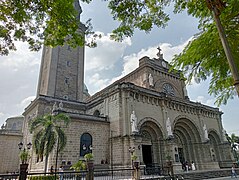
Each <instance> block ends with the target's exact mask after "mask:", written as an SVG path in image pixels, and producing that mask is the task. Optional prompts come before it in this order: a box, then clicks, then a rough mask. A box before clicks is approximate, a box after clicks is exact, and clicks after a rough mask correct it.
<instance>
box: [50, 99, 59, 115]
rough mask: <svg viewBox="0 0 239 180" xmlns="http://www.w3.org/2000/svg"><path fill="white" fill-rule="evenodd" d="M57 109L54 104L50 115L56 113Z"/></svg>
mask: <svg viewBox="0 0 239 180" xmlns="http://www.w3.org/2000/svg"><path fill="white" fill-rule="evenodd" d="M57 109H58V107H57V104H56V102H55V103H54V104H53V107H52V111H51V112H52V114H54V113H55V112H56V111H57Z"/></svg>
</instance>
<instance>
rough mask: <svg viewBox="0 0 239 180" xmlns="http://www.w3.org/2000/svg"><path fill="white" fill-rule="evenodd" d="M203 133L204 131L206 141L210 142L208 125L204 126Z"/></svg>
mask: <svg viewBox="0 0 239 180" xmlns="http://www.w3.org/2000/svg"><path fill="white" fill-rule="evenodd" d="M203 131H204V139H205V140H206V141H208V140H209V138H208V131H207V126H206V124H204V125H203Z"/></svg>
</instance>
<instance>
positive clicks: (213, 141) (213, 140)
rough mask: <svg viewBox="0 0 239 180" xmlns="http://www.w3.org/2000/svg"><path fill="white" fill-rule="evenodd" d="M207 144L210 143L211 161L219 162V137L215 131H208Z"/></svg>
mask: <svg viewBox="0 0 239 180" xmlns="http://www.w3.org/2000/svg"><path fill="white" fill-rule="evenodd" d="M208 138H209V144H210V156H211V161H213V162H219V161H220V159H221V158H220V153H219V151H218V149H219V146H220V137H219V136H218V134H217V133H216V132H215V131H210V132H209V134H208Z"/></svg>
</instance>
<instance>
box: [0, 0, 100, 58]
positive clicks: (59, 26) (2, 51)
mask: <svg viewBox="0 0 239 180" xmlns="http://www.w3.org/2000/svg"><path fill="white" fill-rule="evenodd" d="M73 2H74V0H54V1H50V0H42V1H38V0H24V1H19V0H2V1H0V55H7V54H8V53H9V50H16V47H15V44H14V41H17V40H19V41H23V42H27V43H28V44H29V48H30V49H31V50H33V51H38V50H39V49H40V48H41V46H42V44H45V45H48V46H53V47H54V46H57V45H63V44H68V45H70V46H72V47H76V46H79V45H80V46H83V45H84V44H86V45H89V46H95V43H94V42H93V41H91V40H90V41H89V42H86V41H85V38H84V36H85V35H91V34H94V33H93V32H92V27H91V23H90V21H87V22H86V23H85V26H84V25H83V24H81V22H80V20H79V18H78V15H79V12H77V11H76V10H75V9H74V6H73ZM79 27H81V29H82V31H79ZM96 36H97V35H96ZM93 39H94V38H93ZM93 39H92V40H93Z"/></svg>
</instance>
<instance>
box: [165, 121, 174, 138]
mask: <svg viewBox="0 0 239 180" xmlns="http://www.w3.org/2000/svg"><path fill="white" fill-rule="evenodd" d="M166 129H167V133H168V137H173V132H172V126H171V122H170V119H169V117H168V118H167V120H166Z"/></svg>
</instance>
